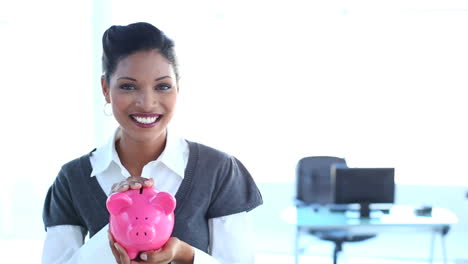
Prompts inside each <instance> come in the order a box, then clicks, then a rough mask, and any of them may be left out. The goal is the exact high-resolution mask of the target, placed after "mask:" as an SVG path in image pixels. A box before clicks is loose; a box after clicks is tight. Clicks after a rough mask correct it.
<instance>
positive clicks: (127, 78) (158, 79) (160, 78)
mask: <svg viewBox="0 0 468 264" xmlns="http://www.w3.org/2000/svg"><path fill="white" fill-rule="evenodd" d="M165 78H172V77H171V76H169V75H166V76H162V77H159V78H156V79H155V81H160V80H162V79H165ZM123 79H125V80H130V81H134V82H136V81H137V80H136V79H134V78H130V77H127V76H123V77H119V78H118V79H117V80H123Z"/></svg>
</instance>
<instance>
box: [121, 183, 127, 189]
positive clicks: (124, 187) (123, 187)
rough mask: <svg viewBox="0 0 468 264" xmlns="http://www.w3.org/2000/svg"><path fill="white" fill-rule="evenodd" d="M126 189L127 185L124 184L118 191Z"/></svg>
mask: <svg viewBox="0 0 468 264" xmlns="http://www.w3.org/2000/svg"><path fill="white" fill-rule="evenodd" d="M126 188H128V185H127V184H125V185H123V186H122V187H120V189H126Z"/></svg>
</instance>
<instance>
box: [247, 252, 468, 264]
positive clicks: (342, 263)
mask: <svg viewBox="0 0 468 264" xmlns="http://www.w3.org/2000/svg"><path fill="white" fill-rule="evenodd" d="M271 263H294V257H293V256H289V255H276V254H258V255H257V256H256V263H255V264H271ZM307 263H312V264H332V263H333V262H332V259H331V258H330V257H326V256H302V257H301V258H300V259H299V264H307ZM338 263H339V264H428V263H429V262H428V261H425V260H400V259H377V258H357V257H354V258H353V257H345V256H343V257H342V258H340V259H339V261H338ZM433 264H442V262H433ZM447 264H468V260H456V261H454V262H453V261H450V262H448V263H447Z"/></svg>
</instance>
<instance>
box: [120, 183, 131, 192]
mask: <svg viewBox="0 0 468 264" xmlns="http://www.w3.org/2000/svg"><path fill="white" fill-rule="evenodd" d="M128 187H129V186H128V184H127V183H125V184H123V185H122V186H120V187H119V189H118V190H119V192H125V191H127V190H128Z"/></svg>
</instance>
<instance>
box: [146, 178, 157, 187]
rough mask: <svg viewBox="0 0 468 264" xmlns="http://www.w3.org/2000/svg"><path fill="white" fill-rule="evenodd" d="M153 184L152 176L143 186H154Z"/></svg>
mask: <svg viewBox="0 0 468 264" xmlns="http://www.w3.org/2000/svg"><path fill="white" fill-rule="evenodd" d="M153 185H154V181H153V179H152V178H151V179H148V180H145V181H144V182H143V186H145V187H151V186H153Z"/></svg>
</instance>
